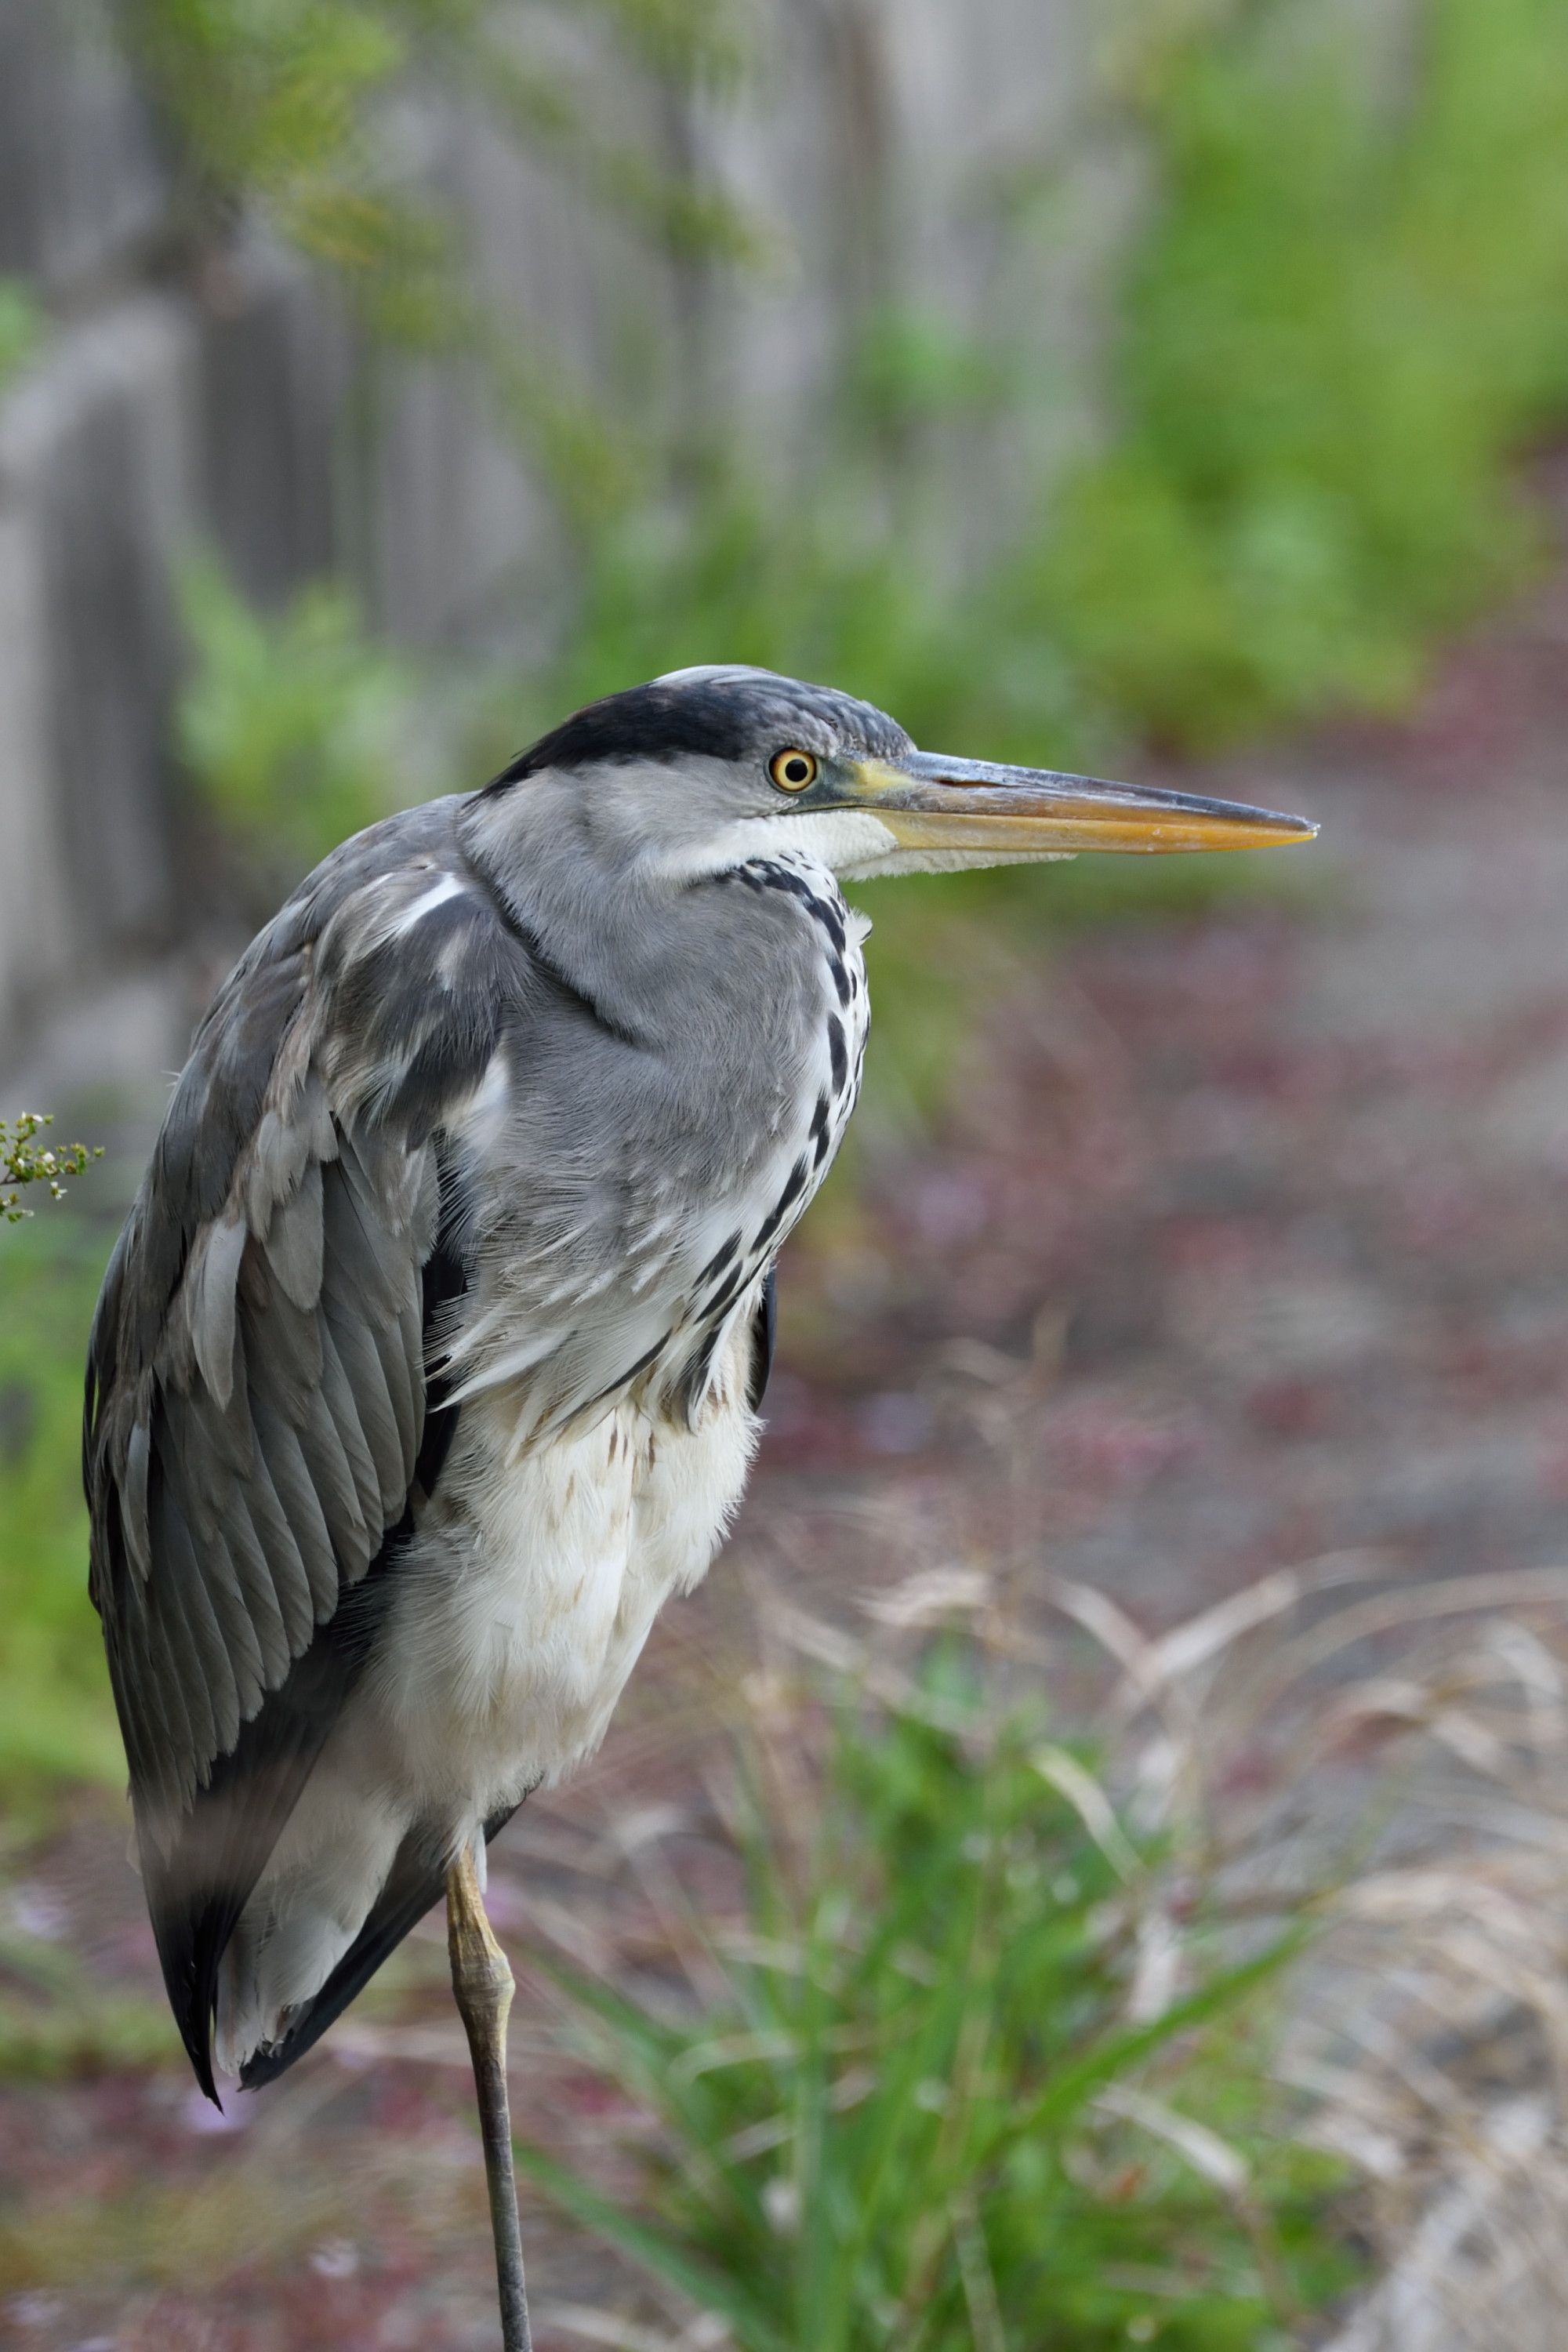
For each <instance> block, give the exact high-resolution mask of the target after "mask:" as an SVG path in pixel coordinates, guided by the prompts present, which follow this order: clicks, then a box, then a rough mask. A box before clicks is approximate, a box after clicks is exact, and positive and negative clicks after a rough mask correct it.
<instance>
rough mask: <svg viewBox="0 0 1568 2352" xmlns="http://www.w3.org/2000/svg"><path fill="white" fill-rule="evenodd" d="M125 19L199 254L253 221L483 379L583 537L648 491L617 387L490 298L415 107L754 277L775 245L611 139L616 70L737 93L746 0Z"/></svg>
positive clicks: (225, 11)
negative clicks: (247, 213)
mask: <svg viewBox="0 0 1568 2352" xmlns="http://www.w3.org/2000/svg"><path fill="white" fill-rule="evenodd" d="M110 5H111V7H112V10H113V12H114V16H115V17H116V19H117V22H118V26H119V29H120V33H121V39H122V41H123V43H124V45H125V47H126V48H127V49H128V51H129V53H130V54H131V55H132V58H134V59H135V61H136V63H137V65H138V66H139V68H140V69H141V71H142V75H143V77H144V78H145V79H146V80H147V81H148V82H149V84H150V85H151V87H152V88H153V90H154V91H155V92H156V94H157V96H158V98H159V99H160V100H161V101H162V104H163V109H164V111H165V113H166V114H167V116H168V117H169V119H170V121H171V122H172V124H173V125H174V129H175V131H176V133H177V139H176V142H175V144H176V150H177V152H178V153H179V155H180V156H181V158H182V160H183V163H184V174H183V181H184V187H183V195H184V212H185V215H186V220H187V224H188V226H189V229H190V231H191V232H192V234H194V235H195V236H196V237H198V238H201V237H205V236H214V235H216V236H220V237H221V236H222V234H223V232H224V230H225V228H226V226H227V225H228V224H229V222H230V221H231V220H232V218H233V216H234V215H235V213H236V212H237V209H238V208H239V207H240V206H241V205H250V206H252V207H254V208H256V209H257V210H258V211H259V212H260V214H261V215H262V216H263V217H264V218H265V219H266V220H267V221H268V224H269V225H270V226H271V227H272V228H273V229H274V230H275V231H276V232H278V233H279V235H280V236H283V237H284V238H286V239H287V240H288V241H289V242H290V243H291V244H293V245H294V246H296V247H298V248H299V249H300V251H301V252H303V253H304V254H306V255H307V256H308V257H310V259H311V260H312V261H314V262H316V263H318V264H320V265H321V266H322V267H323V268H326V269H327V270H328V271H330V272H331V275H332V276H333V278H335V280H336V282H337V284H338V285H339V286H340V288H341V289H342V290H343V291H344V292H345V293H346V295H347V297H348V299H349V301H350V303H351V306H352V307H353V310H354V311H355V312H356V314H357V315H358V316H359V317H360V318H361V319H362V320H363V322H364V323H365V325H366V326H367V327H368V328H369V330H370V331H371V332H372V334H373V336H374V338H376V339H377V340H378V341H381V342H383V343H385V344H388V345H391V346H393V347H395V348H401V349H403V350H405V351H416V352H436V353H440V354H443V355H445V356H447V357H462V358H464V359H466V360H468V361H469V362H473V363H476V364H477V366H478V368H479V373H480V376H481V379H482V380H483V381H484V382H485V383H486V384H487V385H488V388H489V394H490V396H491V400H492V404H493V410H494V413H495V414H496V415H497V416H498V417H499V418H500V421H501V422H502V423H503V424H504V425H507V426H508V427H510V429H512V430H514V431H515V432H516V434H517V435H518V437H519V438H520V440H521V443H522V445H523V446H525V447H526V448H527V449H528V451H529V452H530V454H531V457H532V458H533V459H534V461H535V462H536V463H537V465H538V466H539V467H541V469H542V473H543V475H544V476H545V478H547V479H548V480H549V482H550V483H551V485H552V488H553V489H554V492H555V494H556V497H557V499H558V501H559V503H560V505H561V507H562V509H563V512H565V513H566V514H568V515H570V516H572V517H574V519H575V520H577V521H578V523H579V524H580V525H582V526H583V527H587V526H588V525H590V524H591V523H592V522H594V521H595V520H597V519H599V518H600V517H602V516H603V514H604V513H605V511H606V510H607V509H610V508H613V507H615V506H616V505H618V504H620V503H622V502H624V501H625V500H626V499H628V498H630V497H631V496H632V495H633V494H634V491H635V489H636V488H637V486H639V485H640V486H643V487H646V483H647V463H646V458H647V452H646V451H645V450H642V449H640V448H639V447H638V446H637V445H636V436H634V435H633V433H632V431H631V428H630V419H629V417H627V416H622V417H620V418H618V419H616V422H615V424H614V425H612V424H611V421H610V419H609V417H608V416H607V415H606V413H605V404H604V401H603V398H602V396H601V394H600V391H599V389H598V388H597V387H595V385H594V384H592V383H590V382H589V381H588V379H587V378H586V376H585V375H584V373H583V372H582V371H581V370H580V369H578V368H575V367H574V366H572V365H571V364H570V363H569V362H567V361H566V359H565V357H564V355H563V353H562V352H561V351H560V350H559V349H557V348H554V347H552V345H551V344H550V342H549V341H548V340H547V339H546V338H545V337H543V336H542V334H541V333H540V331H539V330H538V329H537V327H536V325H535V324H534V323H533V322H532V321H531V320H527V319H509V318H506V317H503V316H502V315H501V314H500V311H499V310H496V309H495V308H494V306H492V305H490V304H489V303H488V302H487V301H486V300H485V299H483V297H482V295H481V293H480V291H479V287H478V283H477V274H476V271H475V269H474V267H473V257H472V255H471V253H470V251H469V249H468V239H467V237H466V236H465V234H464V230H463V226H462V225H461V223H460V220H459V218H458V215H457V214H456V212H455V211H454V209H453V208H452V206H451V205H449V204H447V202H445V201H444V200H443V198H442V195H441V194H440V193H439V190H438V187H437V185H436V184H434V182H433V179H432V176H431V175H430V174H429V173H425V172H422V170H421V168H420V165H419V162H418V159H417V155H416V152H414V147H413V146H411V142H409V140H408V138H407V136H406V130H407V126H406V123H405V122H400V120H399V115H398V110H397V101H398V100H399V99H400V97H401V96H402V95H403V94H404V93H405V90H406V89H407V87H408V85H409V83H410V81H411V80H412V79H414V78H416V77H417V79H419V81H420V82H421V84H422V86H423V87H424V89H426V93H427V94H429V93H432V92H438V93H443V94H445V95H446V96H447V97H450V98H457V99H460V100H467V101H469V102H471V103H472V105H473V106H474V107H475V108H476V109H477V110H478V111H479V114H480V115H481V116H482V117H484V118H488V120H489V122H490V124H491V125H492V126H493V127H495V128H496V129H498V130H499V131H500V132H501V133H502V134H504V135H506V136H508V137H510V138H511V139H513V140H515V141H516V142H518V143H519V144H521V146H522V147H524V148H525V149H526V150H527V151H528V152H530V153H531V154H532V155H534V156H536V157H537V158H538V159H539V160H540V161H541V162H542V163H545V164H547V165H548V166H549V167H551V168H552V169H553V170H554V171H555V172H556V173H558V174H559V175H561V176H562V177H563V178H564V179H565V180H566V181H567V182H568V183H569V184H571V185H572V187H573V188H574V191H575V192H576V193H577V194H578V195H580V196H581V197H583V198H584V199H585V200H586V201H588V202H589V203H591V204H593V205H595V206H597V207H599V208H600V209H602V210H604V211H605V212H606V213H607V214H608V215H611V216H613V217H614V218H615V219H616V220H617V221H618V222H619V223H621V224H622V225H623V226H626V227H628V228H630V229H631V230H632V231H633V232H634V233H635V234H637V235H638V236H643V237H645V238H647V239H650V240H652V241H653V243H654V244H655V245H657V246H658V247H659V248H660V249H661V250H663V251H665V252H667V253H669V254H672V255H679V256H685V257H704V258H712V259H722V260H729V261H731V262H734V261H744V260H749V259H752V258H754V257H756V256H757V255H758V254H759V253H760V252H761V251H762V250H763V248H764V247H765V244H766V239H765V237H764V236H763V232H762V231H761V229H760V228H759V226H758V225H757V224H756V223H755V222H753V221H752V220H751V219H750V218H749V216H747V215H745V214H744V213H743V212H742V210H741V209H740V207H739V206H738V205H736V204H735V203H734V202H733V201H732V200H731V199H729V198H727V197H726V196H724V195H723V194H721V192H720V191H719V189H718V188H717V186H716V185H714V184H710V182H708V181H707V180H705V179H703V178H702V177H701V176H700V173H697V172H695V171H694V170H691V169H678V168H672V166H671V163H670V162H669V159H668V157H666V156H664V155H663V154H661V153H660V152H658V151H657V150H656V149H655V148H654V147H652V146H650V145H648V144H647V143H644V144H641V145H639V144H637V143H636V142H629V141H627V140H626V139H625V138H621V137H617V136H615V135H613V134H612V133H611V132H609V131H607V130H606V129H605V122H606V117H607V114H609V113H613V112H614V110H606V109H605V106H604V104H603V90H602V87H601V85H602V83H603V81H604V79H605V78H606V77H607V76H608V75H611V74H613V73H614V71H615V70H616V68H617V67H620V68H626V69H629V70H630V71H632V72H634V73H638V74H641V75H642V76H644V77H645V78H647V79H651V80H652V81H653V82H654V83H655V84H656V85H657V86H667V87H668V88H670V89H688V88H690V87H693V86H701V87H704V88H711V87H714V86H716V85H718V84H721V83H722V82H724V81H726V80H728V79H731V78H732V77H733V75H734V74H735V72H736V71H737V69H738V65H739V58H740V49H739V46H738V43H737V39H736V36H735V32H734V28H733V25H732V22H731V7H730V5H729V0H540V5H537V6H536V7H534V8H532V9H531V10H528V11H524V12H522V13H521V14H520V13H519V12H517V11H515V10H514V11H512V12H511V13H510V16H508V15H506V14H504V13H503V12H501V11H499V10H498V9H497V8H496V7H495V6H494V5H492V0H110ZM584 30H586V31H587V32H588V33H589V35H590V36H591V37H590V39H589V40H588V41H587V42H586V43H585V44H584V43H583V42H582V41H580V40H578V39H577V38H576V36H578V35H580V34H581V33H582V32H583V31H584ZM415 145H416V142H415Z"/></svg>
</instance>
